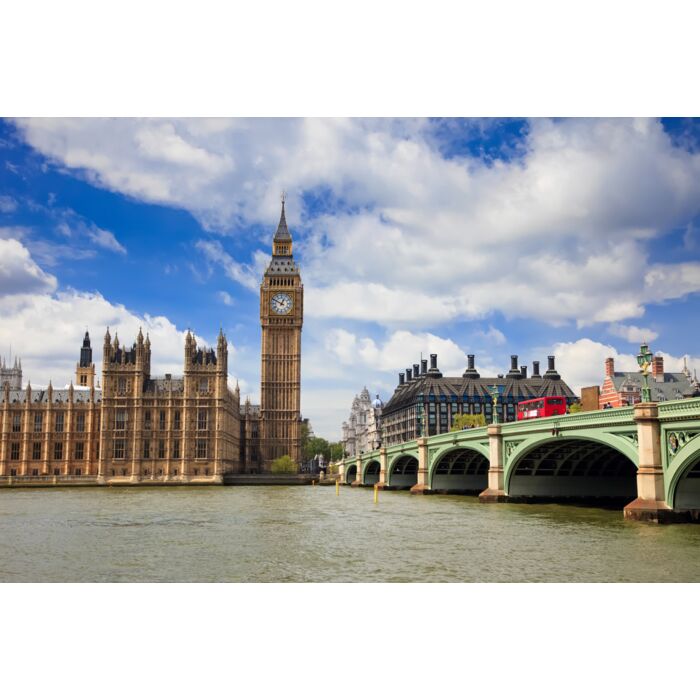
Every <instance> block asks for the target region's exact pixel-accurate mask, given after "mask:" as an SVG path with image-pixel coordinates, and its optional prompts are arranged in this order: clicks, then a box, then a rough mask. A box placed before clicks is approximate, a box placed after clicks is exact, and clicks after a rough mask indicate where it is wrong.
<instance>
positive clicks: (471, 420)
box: [450, 413, 486, 432]
mask: <svg viewBox="0 0 700 700" xmlns="http://www.w3.org/2000/svg"><path fill="white" fill-rule="evenodd" d="M484 425H486V418H484V416H483V414H481V413H476V414H475V415H473V416H472V415H470V414H468V413H458V414H457V415H456V416H455V417H454V422H453V423H452V427H451V428H450V432H454V431H456V430H463V429H464V428H481V427H483V426H484Z"/></svg>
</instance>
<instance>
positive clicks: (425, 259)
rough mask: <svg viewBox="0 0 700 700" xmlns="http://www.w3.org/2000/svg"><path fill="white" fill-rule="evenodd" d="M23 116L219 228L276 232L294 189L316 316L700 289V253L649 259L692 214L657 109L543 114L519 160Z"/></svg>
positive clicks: (244, 276) (36, 140)
mask: <svg viewBox="0 0 700 700" xmlns="http://www.w3.org/2000/svg"><path fill="white" fill-rule="evenodd" d="M18 124H19V126H20V128H21V130H22V132H23V133H24V135H25V137H26V139H27V140H28V142H29V143H30V144H31V145H32V146H34V147H35V148H37V149H38V150H40V151H41V152H43V153H44V154H46V155H47V156H48V157H50V158H51V159H53V160H55V161H56V162H57V163H59V164H60V165H63V166H68V167H71V168H76V169H81V170H82V171H83V172H84V173H85V176H86V177H87V178H88V179H89V180H90V181H92V182H94V183H96V184H98V185H100V186H103V187H106V188H109V189H113V190H117V191H120V192H124V193H126V194H129V195H131V196H134V197H137V198H139V199H143V200H146V201H150V202H159V203H165V204H170V205H174V206H180V207H185V208H187V209H188V210H189V211H191V212H192V213H193V214H194V215H195V216H197V217H198V218H199V219H200V221H201V222H202V223H203V224H204V225H205V226H206V227H209V228H211V229H214V230H221V231H226V232H228V231H230V230H231V229H232V228H233V227H235V226H237V225H238V224H239V223H244V224H250V223H264V225H265V226H267V227H269V229H270V233H272V231H273V230H274V223H275V222H276V217H277V215H278V207H279V200H278V195H279V191H280V190H282V189H286V190H288V192H289V193H290V195H289V205H288V208H287V213H288V218H289V220H290V223H291V225H292V227H294V226H297V227H299V226H300V223H301V222H302V220H303V222H304V227H305V228H306V229H307V231H308V235H307V236H306V237H305V239H303V240H300V238H299V237H298V238H297V240H298V242H299V246H298V249H299V250H300V252H301V254H302V259H303V264H304V268H303V269H304V276H305V281H306V284H307V289H313V290H314V291H315V292H319V294H314V295H313V298H312V296H311V295H310V294H309V295H307V299H308V301H309V307H308V314H310V315H312V314H318V315H319V316H321V317H330V316H331V315H332V314H333V313H334V312H335V310H337V311H338V313H339V315H340V316H341V317H343V318H353V319H361V320H364V321H371V320H375V321H377V322H379V323H382V324H384V325H390V324H391V323H392V322H395V321H396V320H399V321H400V320H402V319H404V318H405V317H407V316H409V315H410V313H409V307H410V306H411V305H413V307H414V313H415V315H414V316H413V318H414V319H416V320H415V323H417V324H418V325H420V324H422V323H424V321H425V319H426V318H428V317H430V318H431V320H432V321H437V322H440V321H447V320H454V319H459V318H482V317H485V316H487V315H488V314H490V313H491V312H493V311H499V312H501V313H503V314H504V315H505V316H506V317H507V318H512V317H521V318H534V319H538V320H543V321H546V322H548V323H553V324H560V323H568V322H571V321H576V322H577V323H578V324H579V325H580V326H584V325H587V324H591V323H600V322H602V323H615V322H621V321H624V320H625V319H630V318H639V317H641V316H642V315H643V314H644V308H645V306H646V305H647V304H649V303H656V302H662V301H664V300H668V299H675V298H678V297H682V296H685V295H687V294H691V293H696V292H697V291H699V290H700V275H699V274H698V265H697V264H696V263H693V262H688V263H683V264H679V265H670V264H664V265H659V264H655V263H654V261H653V260H652V261H650V260H649V254H648V249H647V246H648V241H649V239H650V238H652V237H654V236H658V235H660V234H661V233H662V232H664V231H666V230H668V229H669V228H671V227H674V226H678V225H682V226H685V225H687V223H688V221H689V220H690V219H691V218H692V217H693V216H695V215H697V214H698V213H700V154H693V153H690V152H687V151H684V150H682V149H680V148H678V147H675V146H674V145H673V144H672V142H671V140H670V139H669V137H668V136H667V134H666V133H665V132H664V130H663V128H662V126H661V125H660V124H659V123H658V122H655V121H650V120H625V119H612V120H596V119H583V120H576V119H573V120H561V121H552V120H547V119H542V120H535V121H533V122H532V123H531V127H530V132H529V134H528V135H527V138H526V141H525V142H524V144H523V148H522V149H521V153H520V157H519V158H518V159H517V160H513V161H510V162H507V161H499V160H495V161H491V162H489V163H485V162H483V161H480V160H477V159H474V158H471V157H467V156H460V157H457V158H452V159H448V158H445V157H444V156H443V155H442V154H441V153H440V151H439V150H438V149H437V148H436V147H435V137H434V134H433V133H432V131H431V127H430V124H429V123H428V122H425V121H422V120H412V121H405V120H358V119H354V120H347V119H327V120H305V121H304V120H266V119H262V120H170V121H166V120H61V119H52V120H21V121H19V122H18ZM319 189H322V190H323V191H324V192H326V193H327V196H328V197H330V198H331V200H335V201H337V202H339V206H338V207H335V211H336V213H335V214H334V215H326V214H320V215H318V214H317V215H313V216H311V217H309V216H308V212H306V211H304V210H303V204H302V200H301V196H302V195H303V194H304V193H305V192H307V191H310V190H313V191H316V190H319ZM343 211H347V212H351V213H342V212H343ZM212 245H213V244H212V243H211V242H208V243H207V247H200V250H201V251H202V252H203V253H204V254H205V255H206V256H207V257H208V259H209V260H210V262H213V261H215V260H216V261H217V263H218V264H222V265H223V266H224V268H225V269H226V271H227V274H228V275H229V277H231V279H233V280H235V281H237V282H239V283H240V284H242V285H243V286H245V287H246V288H248V289H251V290H253V289H256V288H257V285H258V283H259V279H257V278H256V277H255V274H254V272H255V271H256V270H257V261H256V260H253V262H252V263H251V264H247V263H241V262H239V261H237V260H235V259H234V258H232V257H231V256H230V255H228V254H227V253H225V251H224V250H223V248H220V249H214V248H212ZM408 300H410V303H409V301H408ZM429 304H432V309H431V308H430V306H429ZM394 314H396V315H394ZM406 322H409V321H408V320H407V321H406Z"/></svg>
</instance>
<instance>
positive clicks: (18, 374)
mask: <svg viewBox="0 0 700 700" xmlns="http://www.w3.org/2000/svg"><path fill="white" fill-rule="evenodd" d="M10 360H12V356H10ZM6 384H7V385H8V386H9V387H10V389H21V388H22V360H19V359H18V358H16V357H15V364H14V366H12V367H10V366H9V365H7V364H5V358H4V357H3V358H2V362H0V389H2V388H3V387H4V386H5V385H6Z"/></svg>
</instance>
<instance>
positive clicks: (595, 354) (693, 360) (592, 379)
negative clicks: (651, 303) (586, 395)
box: [552, 338, 700, 395]
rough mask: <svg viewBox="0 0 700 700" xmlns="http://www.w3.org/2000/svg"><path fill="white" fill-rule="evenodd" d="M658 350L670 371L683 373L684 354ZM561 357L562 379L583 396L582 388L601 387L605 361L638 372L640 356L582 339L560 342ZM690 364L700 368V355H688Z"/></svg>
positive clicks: (557, 352) (556, 350)
mask: <svg viewBox="0 0 700 700" xmlns="http://www.w3.org/2000/svg"><path fill="white" fill-rule="evenodd" d="M652 350H654V353H655V354H656V353H658V354H660V355H662V356H663V357H664V369H665V371H666V372H680V371H681V370H682V369H683V357H682V356H681V357H678V356H674V355H671V354H670V353H667V352H664V351H663V350H656V349H655V348H653V347H652ZM552 354H554V355H556V358H557V370H558V371H559V373H560V374H561V376H562V379H564V381H565V382H566V383H567V384H568V385H569V386H570V387H571V388H572V389H573V390H574V392H576V393H577V394H579V395H580V393H581V387H584V386H596V385H597V386H600V385H601V384H602V383H603V380H604V379H605V360H606V358H608V357H612V358H613V359H614V360H615V371H616V372H638V371H639V365H638V364H637V356H636V355H635V354H628V353H621V352H618V350H617V349H616V348H614V347H613V346H612V345H605V344H604V343H599V342H597V341H595V340H591V339H590V338H581V339H580V340H577V341H574V342H570V343H557V344H556V345H555V346H554V348H553V353H552ZM687 363H688V367H689V368H690V369H691V370H693V369H694V368H696V367H697V368H698V369H700V357H692V356H691V357H688V359H687Z"/></svg>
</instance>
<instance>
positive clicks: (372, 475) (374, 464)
mask: <svg viewBox="0 0 700 700" xmlns="http://www.w3.org/2000/svg"><path fill="white" fill-rule="evenodd" d="M379 466H380V465H379V460H377V459H373V460H371V461H369V462H368V463H367V465H366V466H365V468H364V469H363V470H362V483H363V484H366V485H368V486H371V485H372V484H376V483H377V482H378V481H379Z"/></svg>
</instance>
